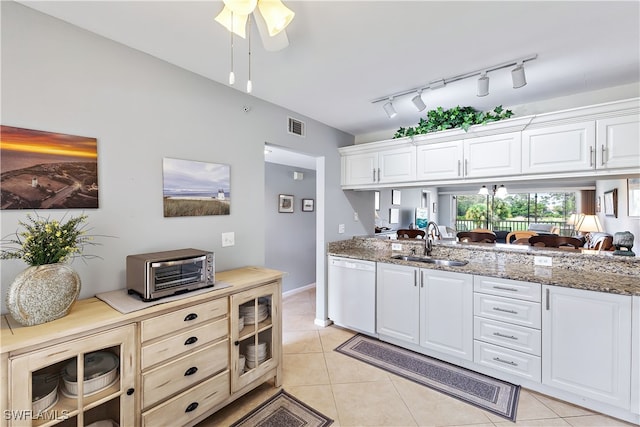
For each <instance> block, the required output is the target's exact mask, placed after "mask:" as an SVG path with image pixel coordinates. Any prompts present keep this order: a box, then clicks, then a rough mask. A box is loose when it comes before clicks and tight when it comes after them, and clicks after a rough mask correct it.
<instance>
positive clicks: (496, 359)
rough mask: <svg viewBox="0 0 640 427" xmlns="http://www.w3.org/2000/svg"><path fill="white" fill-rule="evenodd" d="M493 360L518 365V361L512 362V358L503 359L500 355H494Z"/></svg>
mask: <svg viewBox="0 0 640 427" xmlns="http://www.w3.org/2000/svg"><path fill="white" fill-rule="evenodd" d="M493 360H495V361H496V362H500V363H506V364H507V365H511V366H518V364H517V363H516V362H512V361H511V360H502V359H500V358H499V357H494V358H493Z"/></svg>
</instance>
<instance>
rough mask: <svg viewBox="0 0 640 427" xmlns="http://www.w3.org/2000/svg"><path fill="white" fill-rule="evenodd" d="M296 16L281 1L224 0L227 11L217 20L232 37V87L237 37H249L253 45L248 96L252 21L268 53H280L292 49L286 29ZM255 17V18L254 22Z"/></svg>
mask: <svg viewBox="0 0 640 427" xmlns="http://www.w3.org/2000/svg"><path fill="white" fill-rule="evenodd" d="M294 16H295V13H294V12H293V11H292V10H291V9H289V8H287V7H286V6H285V5H284V4H282V2H281V1H280V0H224V8H223V9H222V11H221V12H220V13H219V14H218V16H216V17H215V20H216V21H217V22H218V23H220V24H221V25H222V26H224V27H225V28H226V29H227V30H229V33H230V34H231V71H230V73H229V84H230V85H233V84H234V83H235V74H234V71H233V65H234V64H233V36H234V34H235V35H237V36H240V37H242V38H243V39H244V38H246V39H247V41H248V44H249V79H248V80H247V93H251V91H252V89H253V86H252V83H251V22H252V21H255V23H256V26H257V27H258V32H259V33H260V37H261V38H262V42H263V44H264V46H265V48H266V49H267V50H280V49H283V48H285V47H286V46H288V44H289V40H288V39H287V36H286V33H285V32H284V29H285V28H286V27H287V25H289V23H290V22H291V21H292V20H293V17H294ZM252 17H253V19H252Z"/></svg>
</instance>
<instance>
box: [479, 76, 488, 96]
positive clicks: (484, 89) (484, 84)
mask: <svg viewBox="0 0 640 427" xmlns="http://www.w3.org/2000/svg"><path fill="white" fill-rule="evenodd" d="M487 95H489V77H487V73H483V74H482V75H481V76H480V78H479V79H478V96H487Z"/></svg>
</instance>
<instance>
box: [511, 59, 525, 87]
mask: <svg viewBox="0 0 640 427" xmlns="http://www.w3.org/2000/svg"><path fill="white" fill-rule="evenodd" d="M511 80H512V81H513V88H514V89H518V88H520V87H522V86H525V85H526V84H527V78H526V76H525V75H524V65H523V64H522V63H521V62H520V63H518V65H517V66H516V68H514V69H513V70H511Z"/></svg>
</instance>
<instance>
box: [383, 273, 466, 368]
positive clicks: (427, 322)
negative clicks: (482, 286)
mask: <svg viewBox="0 0 640 427" xmlns="http://www.w3.org/2000/svg"><path fill="white" fill-rule="evenodd" d="M377 300H378V304H377V307H378V309H377V325H378V328H377V332H378V334H379V335H380V336H381V338H382V339H384V338H385V337H388V338H392V339H395V340H400V341H404V342H407V343H410V344H415V345H419V346H420V347H422V348H426V349H429V350H435V351H438V352H440V353H444V354H449V355H452V356H456V357H458V358H461V359H465V360H472V359H473V308H472V306H473V285H472V276H471V275H468V274H461V273H451V272H446V271H437V270H429V269H419V268H416V267H408V266H401V265H395V264H384V263H378V265H377Z"/></svg>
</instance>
